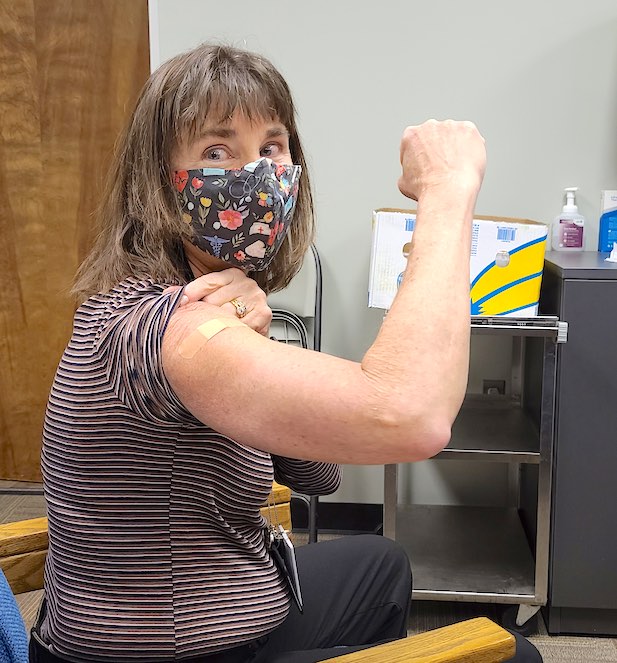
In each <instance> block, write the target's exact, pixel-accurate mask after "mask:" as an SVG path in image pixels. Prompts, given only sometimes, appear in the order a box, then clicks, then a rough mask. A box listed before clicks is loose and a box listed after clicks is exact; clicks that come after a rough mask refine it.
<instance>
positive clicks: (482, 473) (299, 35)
mask: <svg viewBox="0 0 617 663" xmlns="http://www.w3.org/2000/svg"><path fill="white" fill-rule="evenodd" d="M150 1H151V3H152V7H153V10H154V11H153V15H155V14H158V30H156V28H154V30H153V35H152V43H153V45H154V50H155V52H153V61H154V62H157V61H158V62H161V61H163V60H165V59H167V58H169V57H171V56H173V55H174V54H176V53H178V52H180V51H183V50H186V49H188V48H190V47H192V46H194V45H196V44H198V43H200V42H202V41H205V40H217V41H223V42H226V43H231V44H233V45H236V46H240V47H246V48H248V49H250V50H255V51H259V52H261V53H263V54H264V55H266V56H267V57H269V58H270V59H271V60H272V61H273V62H274V63H275V65H276V66H277V67H278V68H279V69H280V70H281V72H282V73H283V75H284V76H285V77H286V78H287V80H288V82H289V84H290V86H291V88H292V91H293V92H294V95H295V99H296V103H297V107H298V110H299V124H300V130H301V132H302V136H303V139H304V143H305V146H306V148H307V153H308V157H309V164H310V165H311V166H312V175H313V181H314V184H315V193H316V204H317V215H318V224H319V226H318V227H319V230H318V238H317V246H318V248H319V250H320V253H321V257H322V262H323V267H324V312H323V318H324V327H323V350H324V351H327V352H330V353H333V354H337V355H340V356H344V357H348V358H351V359H359V358H360V357H361V356H362V354H363V352H364V351H365V349H366V348H367V347H368V346H369V344H370V343H371V341H372V339H373V338H374V336H375V334H376V331H377V329H378V326H379V323H380V321H381V318H382V312H380V311H375V310H369V309H367V307H366V289H367V274H368V262H369V245H370V233H371V211H372V210H373V209H374V208H376V207H383V206H394V207H396V206H406V205H408V203H409V201H407V200H406V199H405V198H403V197H402V196H401V194H400V193H399V192H398V190H397V188H396V181H397V177H398V174H399V163H398V148H399V139H400V135H401V132H402V130H403V128H404V127H405V126H406V125H409V124H417V123H420V122H422V121H424V120H425V119H428V118H430V117H436V118H440V119H442V118H447V117H453V118H456V119H470V120H473V121H474V122H476V124H477V125H478V127H479V128H480V130H481V131H482V133H483V134H484V136H485V138H486V141H487V149H488V170H487V174H486V178H485V183H484V187H483V190H482V193H481V195H480V198H479V201H478V205H477V208H476V209H477V212H478V213H484V214H495V215H504V216H519V217H528V218H532V219H537V220H541V221H550V220H551V219H552V218H553V217H554V215H555V214H557V213H558V212H559V210H560V208H561V204H562V202H561V201H562V189H563V188H564V187H566V186H578V187H580V191H579V196H578V201H579V207H580V210H581V212H582V213H583V214H584V215H585V216H586V217H587V220H588V225H587V228H586V248H587V249H589V250H594V249H595V248H596V243H597V217H598V203H599V195H600V190H601V189H609V188H614V189H617V38H616V35H617V2H615V0H588V1H587V2H580V1H579V0H544V1H543V2H540V1H538V0H518V2H506V1H505V0H501V1H500V0H467V1H464V2H463V1H461V0H425V1H423V2H419V1H416V0H383V1H382V2H378V3H360V2H357V0H356V1H352V0H327V1H326V0H311V1H310V2H303V3H291V4H287V5H285V4H281V3H280V2H278V1H277V2H275V1H273V0H261V2H258V3H256V2H254V1H250V2H249V1H247V0H234V1H233V2H230V3H223V4H221V3H214V2H205V1H204V0H150ZM156 51H158V54H157V52H156ZM503 353H505V355H504V354H503ZM473 354H474V358H473V365H472V370H471V376H470V386H471V388H472V389H473V390H478V389H479V385H480V384H481V379H482V377H487V378H504V377H506V373H507V366H508V358H507V347H506V346H504V344H503V343H501V344H499V343H498V344H497V346H496V345H495V342H494V340H493V341H489V340H487V339H486V337H483V338H482V339H479V338H478V339H474V343H473ZM504 356H505V359H504ZM409 359H410V360H413V358H409ZM496 373H500V374H496ZM504 472H505V468H503V467H500V466H498V465H495V466H494V467H492V468H491V469H490V471H489V469H487V468H486V467H480V466H478V467H477V468H476V469H474V470H473V471H471V470H470V468H469V467H466V468H465V469H464V468H463V467H462V465H461V464H460V463H454V462H452V461H442V462H437V461H429V462H427V463H422V464H420V465H418V466H415V467H414V468H413V469H412V470H411V473H412V482H411V483H412V485H413V495H412V497H414V498H415V499H418V500H419V501H444V502H450V501H456V500H459V499H468V498H469V499H471V500H483V499H484V498H485V497H487V491H489V492H491V491H492V498H491V497H490V495H489V498H491V499H497V500H499V499H501V496H502V487H501V483H500V482H499V481H493V479H495V477H497V478H499V477H503V473H504ZM381 477H382V474H381V469H380V468H375V467H373V468H366V467H363V468H349V469H348V470H347V472H346V478H345V481H344V484H343V487H342V488H341V490H340V491H339V493H338V494H337V496H336V497H335V499H339V500H341V501H358V502H362V501H366V502H379V501H380V500H381V498H382V486H381V481H382V479H381Z"/></svg>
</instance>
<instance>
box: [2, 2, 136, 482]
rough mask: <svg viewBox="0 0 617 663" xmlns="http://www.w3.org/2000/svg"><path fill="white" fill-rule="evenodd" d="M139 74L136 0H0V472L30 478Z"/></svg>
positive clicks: (35, 477) (36, 471)
mask: <svg viewBox="0 0 617 663" xmlns="http://www.w3.org/2000/svg"><path fill="white" fill-rule="evenodd" d="M148 73H149V44H148V6H147V0H0V478H3V479H16V480H28V481H37V480H40V470H39V455H40V448H41V431H42V423H43V416H44V410H45V404H46V401H47V395H48V392H49V388H50V385H51V382H52V379H53V375H54V371H55V369H56V366H57V364H58V360H59V358H60V355H61V354H62V351H63V349H64V346H65V345H66V342H67V340H68V338H69V336H70V332H71V322H72V317H73V312H74V309H75V302H74V300H73V298H72V297H71V296H70V295H69V289H70V287H71V282H72V278H73V276H74V274H75V271H76V269H77V267H78V265H79V263H80V261H81V260H82V259H83V257H84V255H85V253H86V251H87V249H88V246H89V245H90V242H91V241H92V239H93V218H92V213H93V211H94V209H95V208H96V206H97V204H98V201H99V196H100V195H101V185H102V182H103V179H104V173H105V169H106V166H107V164H108V162H109V158H110V155H111V152H112V148H113V144H114V141H115V140H116V137H117V135H118V133H119V131H120V129H121V127H122V125H123V124H124V121H125V119H126V117H127V115H128V114H129V113H130V111H131V110H132V107H133V105H134V102H135V100H136V98H137V95H138V92H139V90H140V89H141V86H142V85H143V83H144V82H145V80H146V78H147V77H148Z"/></svg>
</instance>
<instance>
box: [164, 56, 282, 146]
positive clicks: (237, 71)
mask: <svg viewBox="0 0 617 663" xmlns="http://www.w3.org/2000/svg"><path fill="white" fill-rule="evenodd" d="M211 55H212V57H207V56H206V57H201V58H200V59H199V60H198V61H196V62H194V63H192V64H193V66H192V67H190V68H189V69H188V71H187V72H186V74H185V76H184V79H183V80H182V83H181V84H180V86H179V87H178V92H177V95H176V98H175V103H174V107H175V108H174V111H175V112H173V133H174V134H175V136H176V139H177V140H179V141H184V140H189V141H190V140H192V139H193V138H194V137H195V136H196V135H197V134H198V132H199V131H200V130H201V129H202V127H203V125H204V123H205V122H206V121H209V122H217V123H225V122H226V121H228V120H230V119H231V117H232V116H233V115H234V113H240V114H242V115H244V116H245V117H246V118H248V119H249V120H270V121H272V120H277V121H279V122H282V123H283V124H284V125H285V126H286V127H287V128H288V129H291V128H292V127H293V126H294V107H293V101H292V98H291V93H290V91H289V88H288V87H287V84H286V83H285V81H284V79H283V78H282V77H281V75H280V74H279V73H278V71H277V70H276V69H274V67H273V66H272V65H271V64H270V63H269V62H267V61H266V60H263V59H260V58H256V57H255V56H254V55H252V57H250V58H249V57H247V55H248V54H246V53H242V52H238V51H230V50H228V49H226V48H225V47H219V48H218V49H217V50H216V51H215V52H214V53H211Z"/></svg>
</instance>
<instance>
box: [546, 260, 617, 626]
mask: <svg viewBox="0 0 617 663" xmlns="http://www.w3.org/2000/svg"><path fill="white" fill-rule="evenodd" d="M605 256H606V254H598V253H596V252H593V253H591V252H585V253H579V254H563V253H554V252H553V253H549V254H547V260H546V265H545V271H544V279H543V286H542V297H541V307H542V311H543V312H545V313H550V314H554V315H557V316H559V318H560V319H561V320H566V321H567V322H568V326H569V327H568V342H567V343H566V344H565V345H564V346H562V347H561V348H560V352H559V356H558V360H557V383H556V418H555V461H554V469H553V498H552V530H551V542H550V557H549V560H550V561H549V596H548V606H547V608H546V611H545V618H546V621H547V626H548V630H549V632H550V633H590V634H591V633H593V634H609V635H615V634H617V347H616V343H617V264H616V263H608V262H606V261H604V257H605Z"/></svg>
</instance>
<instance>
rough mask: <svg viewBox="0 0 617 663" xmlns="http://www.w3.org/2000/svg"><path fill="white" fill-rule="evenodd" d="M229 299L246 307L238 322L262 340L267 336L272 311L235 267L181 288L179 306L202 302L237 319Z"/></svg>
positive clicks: (210, 274) (172, 287)
mask: <svg viewBox="0 0 617 663" xmlns="http://www.w3.org/2000/svg"><path fill="white" fill-rule="evenodd" d="M179 287H180V286H170V287H169V288H167V289H166V290H165V291H164V293H163V294H165V293H169V292H173V291H175V290H178V289H179ZM232 299H235V300H237V301H238V302H239V303H240V304H244V306H245V307H246V310H247V313H246V315H244V316H243V317H242V322H244V324H246V325H248V326H249V327H250V328H251V329H254V330H255V331H256V332H259V333H260V334H262V335H263V336H268V332H269V330H270V322H271V321H272V311H271V309H270V307H269V306H268V303H267V300H266V294H265V293H264V291H263V290H262V289H261V288H260V287H259V286H258V285H257V283H255V281H253V279H251V278H249V277H248V276H246V274H245V273H244V272H243V271H242V270H241V269H237V268H236V267H231V268H230V269H224V270H222V271H220V272H210V273H209V274H204V275H203V276H199V277H198V278H196V279H195V280H194V281H191V282H190V283H188V284H187V285H186V286H185V287H184V296H183V297H182V300H181V301H180V306H184V305H186V304H188V303H189V302H198V301H204V302H207V303H208V304H213V305H214V306H220V307H221V308H222V309H224V310H225V311H228V312H229V313H232V314H233V315H237V314H238V311H237V309H236V307H235V306H234V305H233V304H232V303H231V300H232Z"/></svg>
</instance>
